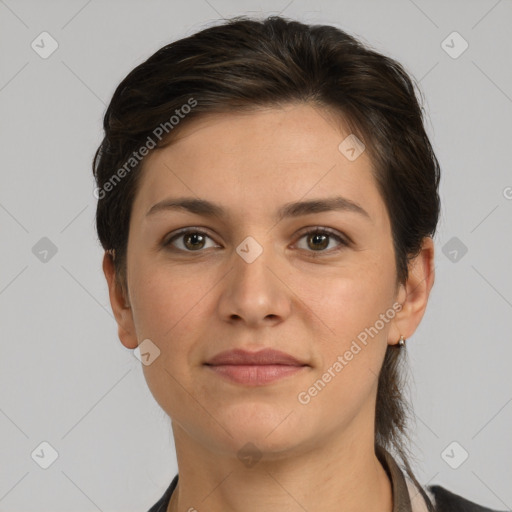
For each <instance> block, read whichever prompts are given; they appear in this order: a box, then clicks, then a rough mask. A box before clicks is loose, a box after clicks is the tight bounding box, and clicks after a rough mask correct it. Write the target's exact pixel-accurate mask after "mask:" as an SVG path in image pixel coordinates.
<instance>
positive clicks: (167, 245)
mask: <svg viewBox="0 0 512 512" xmlns="http://www.w3.org/2000/svg"><path fill="white" fill-rule="evenodd" d="M191 233H192V234H199V235H203V236H206V237H208V238H210V239H212V237H211V236H209V235H208V233H206V232H205V231H202V230H200V229H195V228H185V229H183V230H181V231H179V232H178V233H176V234H175V235H174V236H172V237H171V238H169V239H168V240H167V241H164V243H163V246H164V247H165V248H168V249H169V248H170V249H171V250H176V251H180V252H187V253H201V252H203V251H204V249H199V250H197V251H189V250H185V249H178V248H175V247H172V245H171V244H172V242H174V241H175V240H176V239H178V238H181V237H183V236H185V235H188V234H191ZM312 234H315V235H328V236H329V237H331V238H335V239H336V240H337V241H338V242H339V244H340V246H339V247H337V248H335V249H330V250H319V251H312V250H306V249H301V250H305V251H306V252H308V253H311V254H310V256H311V257H312V258H318V257H321V256H323V255H325V254H328V255H330V254H333V253H336V252H338V251H340V250H342V249H344V248H345V247H348V246H349V245H350V244H349V242H348V241H347V240H345V239H344V238H342V237H341V236H340V235H338V234H337V233H336V232H335V231H333V230H331V229H329V228H322V227H319V226H317V227H314V228H312V229H311V230H309V231H306V232H304V233H302V234H301V235H300V237H299V240H301V239H302V238H304V237H305V236H308V235H312Z"/></svg>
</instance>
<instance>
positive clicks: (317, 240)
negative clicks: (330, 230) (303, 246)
mask: <svg viewBox="0 0 512 512" xmlns="http://www.w3.org/2000/svg"><path fill="white" fill-rule="evenodd" d="M308 244H310V247H312V248H314V250H317V249H325V248H326V247H327V246H328V245H329V235H324V234H323V233H311V234H309V235H308Z"/></svg>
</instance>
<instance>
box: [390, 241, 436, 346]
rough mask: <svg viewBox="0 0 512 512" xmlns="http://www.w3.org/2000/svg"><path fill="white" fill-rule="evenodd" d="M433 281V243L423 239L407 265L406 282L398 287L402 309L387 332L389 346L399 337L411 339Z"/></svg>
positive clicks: (425, 306)
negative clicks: (414, 256)
mask: <svg viewBox="0 0 512 512" xmlns="http://www.w3.org/2000/svg"><path fill="white" fill-rule="evenodd" d="M434 279H435V274H434V241H433V240H432V238H431V237H425V238H424V239H423V245H422V249H421V251H420V253H419V254H418V256H416V258H414V259H413V260H411V261H410V263H409V277H408V278H407V282H406V283H405V284H402V285H400V288H399V291H398V296H397V302H398V303H399V304H401V305H402V309H401V310H400V311H398V312H397V314H396V315H395V318H394V321H393V327H392V328H391V329H390V330H389V336H390V338H389V339H388V344H389V345H395V344H396V343H398V340H399V339H400V336H403V337H404V338H405V339H407V338H409V337H411V336H412V335H413V333H414V332H415V331H416V329H417V327H418V325H419V324H420V322H421V319H422V318H423V315H424V314H425V310H426V309H427V303H428V298H429V295H430V290H431V289H432V286H433V284H434Z"/></svg>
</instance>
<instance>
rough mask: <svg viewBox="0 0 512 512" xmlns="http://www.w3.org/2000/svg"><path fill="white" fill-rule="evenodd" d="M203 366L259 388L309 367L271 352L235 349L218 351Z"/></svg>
mask: <svg viewBox="0 0 512 512" xmlns="http://www.w3.org/2000/svg"><path fill="white" fill-rule="evenodd" d="M205 365H206V366H207V367H208V368H209V369H211V370H212V371H214V372H215V373H217V374H218V375H220V376H222V377H224V378H226V379H228V380H231V381H233V382H236V383H238V384H246V385H249V386H260V385H264V384H268V383H271V382H274V381H277V380H280V379H282V378H285V377H288V376H291V375H294V374H296V373H298V372H300V371H302V370H304V368H307V367H308V366H309V365H307V364H306V363H303V362H302V361H299V360H298V359H296V358H295V357H293V356H291V355H290V354H286V353H285V352H281V351H279V350H274V349H263V350H260V351H258V352H248V351H246V350H241V349H235V350H227V351H225V352H221V353H219V354H217V355H216V356H214V357H213V358H212V359H210V360H209V361H208V362H206V363H205Z"/></svg>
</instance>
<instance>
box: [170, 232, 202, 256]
mask: <svg viewBox="0 0 512 512" xmlns="http://www.w3.org/2000/svg"><path fill="white" fill-rule="evenodd" d="M208 239H209V240H211V238H210V237H209V236H208V235H207V234H206V233H204V232H202V231H198V230H192V229H189V230H185V231H181V232H180V233H178V234H177V235H174V236H173V237H172V238H170V239H169V240H167V242H164V246H166V247H168V246H170V247H172V248H176V249H179V250H181V251H185V252H199V251H201V250H202V249H204V248H205V244H206V242H207V240H208ZM206 248H207V247H206Z"/></svg>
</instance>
